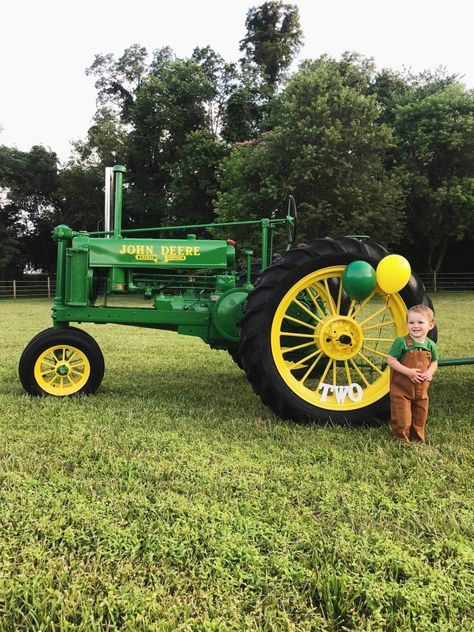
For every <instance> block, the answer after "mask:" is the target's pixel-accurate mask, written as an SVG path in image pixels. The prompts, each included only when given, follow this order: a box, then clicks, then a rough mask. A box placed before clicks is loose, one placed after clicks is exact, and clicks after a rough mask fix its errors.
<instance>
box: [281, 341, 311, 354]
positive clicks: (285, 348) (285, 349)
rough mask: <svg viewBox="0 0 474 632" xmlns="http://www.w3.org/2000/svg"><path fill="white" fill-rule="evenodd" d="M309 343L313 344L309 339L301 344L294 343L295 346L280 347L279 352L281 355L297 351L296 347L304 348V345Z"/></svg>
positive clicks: (309, 344)
mask: <svg viewBox="0 0 474 632" xmlns="http://www.w3.org/2000/svg"><path fill="white" fill-rule="evenodd" d="M311 345H314V341H313V340H310V342H304V343H303V344H302V345H296V346H295V347H282V348H281V352H282V354H283V355H285V353H290V352H291V351H298V349H304V348H305V347H309V346H311Z"/></svg>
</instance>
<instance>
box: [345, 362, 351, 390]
mask: <svg viewBox="0 0 474 632" xmlns="http://www.w3.org/2000/svg"><path fill="white" fill-rule="evenodd" d="M344 370H345V372H346V378H347V383H348V384H352V377H351V370H350V369H349V362H348V361H347V360H344Z"/></svg>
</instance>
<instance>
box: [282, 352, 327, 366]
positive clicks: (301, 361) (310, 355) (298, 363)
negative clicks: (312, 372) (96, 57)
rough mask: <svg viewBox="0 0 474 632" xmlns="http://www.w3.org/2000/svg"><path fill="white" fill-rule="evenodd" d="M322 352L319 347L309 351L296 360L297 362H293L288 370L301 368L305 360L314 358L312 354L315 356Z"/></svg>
mask: <svg viewBox="0 0 474 632" xmlns="http://www.w3.org/2000/svg"><path fill="white" fill-rule="evenodd" d="M322 353H323V352H322V351H321V349H316V351H314V352H313V353H310V354H309V355H308V356H306V357H305V358H302V359H301V360H298V362H295V363H294V364H292V365H291V369H290V371H293V370H294V369H301V368H302V367H304V366H306V362H307V361H308V360H310V359H311V358H314V356H317V355H319V354H322Z"/></svg>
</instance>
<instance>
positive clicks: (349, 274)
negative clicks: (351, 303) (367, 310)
mask: <svg viewBox="0 0 474 632" xmlns="http://www.w3.org/2000/svg"><path fill="white" fill-rule="evenodd" d="M376 284H377V277H376V274H375V270H374V269H373V267H372V266H371V265H370V263H367V261H353V262H352V263H350V264H349V265H348V266H347V267H346V269H345V270H344V272H343V273H342V287H343V288H344V290H345V292H346V294H348V295H349V296H350V297H351V298H353V299H354V300H356V301H362V300H363V299H364V298H367V297H368V296H369V294H370V293H371V292H373V291H374V289H375V286H376Z"/></svg>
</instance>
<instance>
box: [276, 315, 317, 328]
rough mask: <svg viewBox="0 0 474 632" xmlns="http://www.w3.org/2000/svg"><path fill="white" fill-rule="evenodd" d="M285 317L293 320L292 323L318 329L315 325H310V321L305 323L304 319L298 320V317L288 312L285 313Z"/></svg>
mask: <svg viewBox="0 0 474 632" xmlns="http://www.w3.org/2000/svg"><path fill="white" fill-rule="evenodd" d="M283 318H285V319H286V320H291V322H292V323H296V324H297V325H301V326H302V327H307V328H308V329H312V330H313V331H314V330H315V329H316V327H315V326H314V325H310V324H309V323H305V322H304V321H302V320H298V318H293V316H288V314H285V315H284V316H283Z"/></svg>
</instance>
